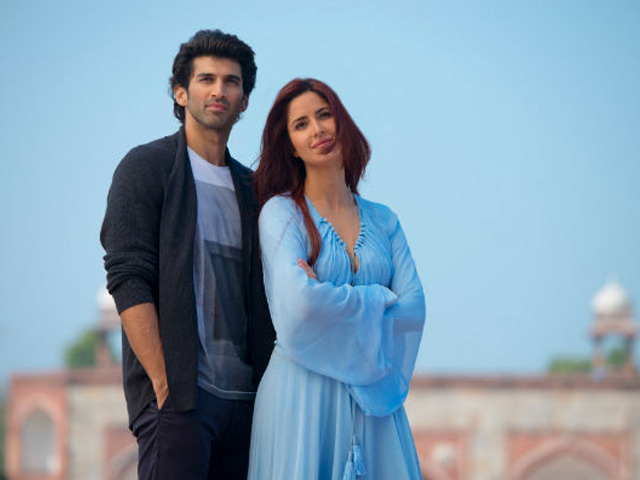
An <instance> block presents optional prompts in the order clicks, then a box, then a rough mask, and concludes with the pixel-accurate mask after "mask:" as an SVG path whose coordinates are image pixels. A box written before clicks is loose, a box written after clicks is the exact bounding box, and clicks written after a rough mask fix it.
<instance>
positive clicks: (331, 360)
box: [259, 197, 397, 385]
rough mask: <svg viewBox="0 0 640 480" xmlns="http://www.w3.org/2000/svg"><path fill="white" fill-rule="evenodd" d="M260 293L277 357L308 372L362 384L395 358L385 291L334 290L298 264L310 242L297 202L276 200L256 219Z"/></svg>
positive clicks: (388, 293) (393, 297)
mask: <svg viewBox="0 0 640 480" xmlns="http://www.w3.org/2000/svg"><path fill="white" fill-rule="evenodd" d="M259 228H260V245H261V249H262V262H263V268H264V279H265V290H266V295H267V300H268V302H269V308H270V311H271V317H272V320H273V324H274V327H275V329H276V332H277V343H278V348H279V349H280V351H281V352H282V353H283V354H284V355H285V356H287V357H289V358H291V359H292V360H294V361H296V362H298V363H300V364H301V365H302V366H304V367H305V368H307V369H309V370H311V371H314V372H317V373H320V374H323V375H326V376H329V377H331V378H334V379H336V380H339V381H342V382H345V383H348V384H352V385H364V384H370V383H373V382H376V381H377V380H379V379H381V378H383V377H384V376H385V375H386V374H387V373H388V372H389V370H390V368H391V359H392V357H393V338H392V337H393V317H392V315H391V314H390V312H389V309H388V307H389V306H390V305H392V304H393V303H395V302H396V300H397V295H396V294H394V293H393V292H392V291H391V290H390V289H388V288H386V287H384V286H382V285H376V284H373V285H358V286H351V285H339V286H336V285H333V284H332V283H330V282H320V281H318V280H314V279H310V278H308V277H307V275H306V273H305V272H304V270H302V268H300V267H299V266H298V264H297V262H298V259H307V258H308V253H307V248H308V239H307V235H306V230H305V229H304V224H303V223H302V220H301V219H300V217H299V213H298V210H297V207H296V205H295V203H294V202H293V201H292V200H291V199H289V198H285V197H274V198H272V199H270V200H269V201H268V202H267V203H266V204H265V205H264V207H263V209H262V212H261V213H260V219H259Z"/></svg>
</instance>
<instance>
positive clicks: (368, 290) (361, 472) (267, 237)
mask: <svg viewBox="0 0 640 480" xmlns="http://www.w3.org/2000/svg"><path fill="white" fill-rule="evenodd" d="M356 201H357V204H358V208H359V213H360V234H359V237H358V240H357V243H356V245H355V248H354V251H355V254H356V256H357V257H358V263H359V267H358V270H357V272H356V273H355V274H354V273H353V271H352V268H351V260H350V258H349V255H348V253H347V251H346V248H345V244H344V242H343V241H342V239H341V238H340V237H339V236H338V235H337V233H336V232H335V230H334V229H333V227H332V226H331V224H330V223H329V222H328V221H327V220H326V219H324V218H322V216H321V215H320V214H319V213H318V212H317V210H316V209H315V208H314V207H313V204H311V202H309V201H308V200H307V204H308V205H309V210H310V212H311V216H312V218H313V220H314V222H315V224H316V226H317V227H318V231H319V233H320V238H321V240H322V250H321V253H320V257H319V258H318V261H317V262H316V265H315V267H314V270H315V271H316V273H317V276H318V279H317V280H314V279H310V278H308V277H307V275H306V273H305V272H304V270H303V269H302V268H300V267H299V266H298V264H297V262H298V259H305V260H306V259H307V258H308V257H309V251H310V246H309V245H310V244H309V239H308V235H307V232H306V229H305V226H304V222H303V220H302V215H301V213H300V212H299V210H298V209H297V207H296V205H295V203H294V202H293V200H292V199H290V198H289V197H285V196H278V197H274V198H271V199H270V200H269V201H268V202H267V203H266V204H265V205H264V207H263V208H262V211H261V213H260V220H259V226H260V246H261V249H262V263H263V266H264V280H265V289H266V294H267V300H268V301H269V309H270V311H271V316H272V319H273V324H274V326H275V329H276V334H277V342H276V346H275V349H274V352H273V354H272V356H271V360H270V362H269V366H268V367H267V370H266V372H265V375H264V377H263V379H262V382H261V383H260V387H259V388H258V392H257V396H256V403H255V412H254V418H253V429H252V434H251V453H250V461H249V476H248V478H249V479H250V480H343V479H344V480H354V479H357V480H360V479H363V480H364V479H367V480H387V479H392V480H404V479H420V478H422V477H421V474H420V467H419V465H418V457H417V455H416V450H415V445H414V443H413V438H412V435H411V430H410V429H409V424H408V422H407V417H406V415H405V412H404V408H403V406H402V404H403V402H404V399H405V397H406V395H407V392H408V389H409V381H410V379H411V375H412V373H413V368H414V365H415V359H416V355H417V352H418V346H419V343H420V338H421V335H422V329H423V324H424V316H425V307H424V294H423V291H422V286H421V284H420V280H419V278H418V274H417V272H416V268H415V264H414V261H413V258H412V257H411V253H410V251H409V247H408V245H407V241H406V239H405V236H404V233H403V231H402V228H401V227H400V223H399V221H398V218H397V217H396V215H395V214H394V213H393V212H392V211H391V210H390V209H389V208H387V207H385V206H383V205H380V204H376V203H373V202H369V201H367V200H364V199H363V198H361V197H359V196H356Z"/></svg>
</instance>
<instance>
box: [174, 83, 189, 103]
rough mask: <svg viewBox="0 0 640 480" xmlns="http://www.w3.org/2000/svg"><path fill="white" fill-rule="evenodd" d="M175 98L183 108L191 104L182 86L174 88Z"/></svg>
mask: <svg viewBox="0 0 640 480" xmlns="http://www.w3.org/2000/svg"><path fill="white" fill-rule="evenodd" d="M173 97H174V98H175V99H176V102H177V104H178V105H180V106H182V107H186V106H187V105H188V104H189V94H188V93H187V89H186V88H184V87H183V86H182V85H176V86H175V87H173Z"/></svg>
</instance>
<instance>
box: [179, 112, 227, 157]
mask: <svg viewBox="0 0 640 480" xmlns="http://www.w3.org/2000/svg"><path fill="white" fill-rule="evenodd" d="M189 120H191V119H190V118H188V117H187V119H186V121H185V125H184V133H185V136H186V137H187V145H188V146H189V148H190V149H191V150H193V151H194V152H196V153H197V154H198V155H200V156H201V157H202V158H204V159H205V160H206V161H207V162H209V163H211V164H213V165H217V166H219V167H223V166H225V165H226V164H227V161H226V158H225V152H226V149H227V140H228V139H229V134H230V133H231V130H230V129H229V131H218V130H212V129H209V128H204V127H203V126H202V125H200V124H198V123H196V122H194V121H189Z"/></svg>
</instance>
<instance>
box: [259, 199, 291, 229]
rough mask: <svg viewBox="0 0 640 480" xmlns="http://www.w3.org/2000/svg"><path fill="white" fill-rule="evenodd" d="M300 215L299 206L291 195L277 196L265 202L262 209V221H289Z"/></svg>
mask: <svg viewBox="0 0 640 480" xmlns="http://www.w3.org/2000/svg"><path fill="white" fill-rule="evenodd" d="M297 214H298V206H297V205H296V202H295V201H294V200H293V198H291V195H289V194H286V193H283V194H280V195H275V196H273V197H271V198H270V199H269V200H267V201H266V202H265V204H264V205H263V206H262V208H261V209H260V220H261V221H269V222H271V221H280V220H289V219H291V218H292V217H294V216H297Z"/></svg>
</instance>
